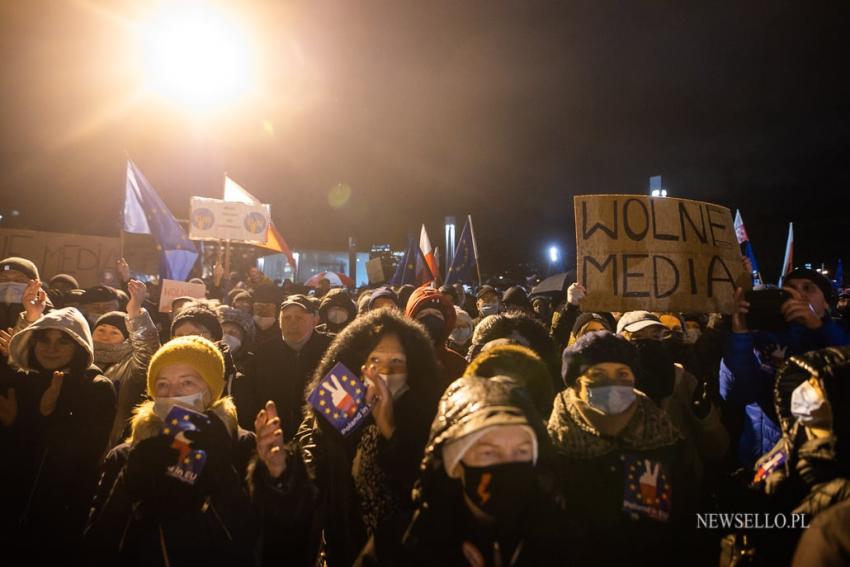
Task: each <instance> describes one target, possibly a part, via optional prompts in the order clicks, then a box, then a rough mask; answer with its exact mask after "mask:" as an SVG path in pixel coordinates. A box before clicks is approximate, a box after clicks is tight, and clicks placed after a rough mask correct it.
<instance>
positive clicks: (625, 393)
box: [587, 386, 636, 415]
mask: <svg viewBox="0 0 850 567" xmlns="http://www.w3.org/2000/svg"><path fill="white" fill-rule="evenodd" d="M635 397H636V396H635V390H634V388H632V387H631V386H594V387H591V388H588V389H587V404H588V405H589V406H590V407H592V408H593V409H595V410H598V411H600V412H602V413H604V414H605V415H617V414H619V413H623V412H624V411H626V410H627V409H629V406H631V405H632V404H633V403H634V401H635Z"/></svg>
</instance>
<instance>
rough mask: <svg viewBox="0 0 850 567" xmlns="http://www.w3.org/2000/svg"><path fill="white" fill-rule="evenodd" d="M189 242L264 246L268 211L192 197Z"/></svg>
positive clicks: (256, 206) (266, 236) (251, 206)
mask: <svg viewBox="0 0 850 567" xmlns="http://www.w3.org/2000/svg"><path fill="white" fill-rule="evenodd" d="M190 205H191V211H190V212H189V238H193V239H196V240H230V241H232V242H248V243H251V244H264V243H265V242H266V241H267V240H268V230H269V223H270V222H271V207H270V206H269V205H264V204H259V203H258V204H248V203H237V202H234V201H223V200H221V199H207V198H206V197H192V200H191V203H190Z"/></svg>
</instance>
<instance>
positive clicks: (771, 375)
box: [720, 316, 850, 467]
mask: <svg viewBox="0 0 850 567" xmlns="http://www.w3.org/2000/svg"><path fill="white" fill-rule="evenodd" d="M844 345H850V336H848V334H847V333H846V332H844V330H843V329H842V328H841V327H840V326H839V325H838V324H837V323H836V322H835V321H833V320H832V319H831V318H830V317H829V316H826V317H824V319H823V326H821V328H820V329H818V330H816V331H812V330H809V329H807V328H806V327H804V326H802V325H800V324H798V323H791V324H790V325H789V327H788V329H787V330H785V331H783V332H781V333H767V332H752V333H730V335H729V338H728V339H727V342H726V352H725V353H724V355H723V361H722V363H721V367H720V395H721V396H722V397H723V399H725V400H726V401H727V402H730V403H732V404H735V405H737V406H739V407H744V408H745V411H746V416H747V420H746V422H745V423H744V431H743V433H742V434H741V439H740V441H739V443H738V458H739V459H740V461H741V464H742V465H744V466H745V467H752V465H753V464H754V463H755V461H756V459H758V458H759V457H760V456H761V455H763V454H764V453H767V452H768V451H770V450H771V448H772V447H773V446H774V445H775V444H776V442H777V441H779V438H780V436H781V431H780V429H779V425H778V424H777V421H776V413H775V411H774V407H773V384H774V381H775V378H776V368H777V367H778V366H779V365H780V364H781V363H782V361H783V360H784V359H786V358H788V357H790V356H792V355H796V354H803V353H805V352H808V351H811V350H817V349H822V348H826V347H829V346H844Z"/></svg>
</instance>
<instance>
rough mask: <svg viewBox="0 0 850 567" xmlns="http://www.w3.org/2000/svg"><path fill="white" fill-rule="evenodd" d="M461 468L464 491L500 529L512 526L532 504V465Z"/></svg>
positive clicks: (509, 464)
mask: <svg viewBox="0 0 850 567" xmlns="http://www.w3.org/2000/svg"><path fill="white" fill-rule="evenodd" d="M462 466H463V491H464V492H465V493H466V496H467V497H468V498H469V499H470V500H471V501H472V503H473V504H475V505H476V506H477V507H478V508H479V509H480V510H481V511H482V512H484V513H485V514H487V515H488V516H490V517H491V518H493V519H494V520H496V522H497V524H500V525H515V524H516V523H517V522H518V521H521V520H522V519H523V517H524V516H525V512H526V510H528V508H529V506H530V505H532V504H533V502H534V498H532V497H531V495H532V494H533V493H534V492H535V491H536V490H537V477H536V475H535V474H534V465H533V464H532V463H531V462H525V463H507V464H503V465H492V466H489V467H470V466H467V465H462Z"/></svg>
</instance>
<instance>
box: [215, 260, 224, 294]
mask: <svg viewBox="0 0 850 567" xmlns="http://www.w3.org/2000/svg"><path fill="white" fill-rule="evenodd" d="M222 279H224V265H223V264H222V263H221V258H219V259H218V261H216V263H215V264H214V265H213V283H214V284H215V286H216V287H218V286H220V285H221V280H222Z"/></svg>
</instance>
